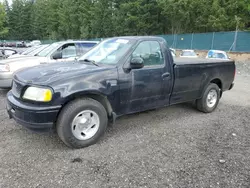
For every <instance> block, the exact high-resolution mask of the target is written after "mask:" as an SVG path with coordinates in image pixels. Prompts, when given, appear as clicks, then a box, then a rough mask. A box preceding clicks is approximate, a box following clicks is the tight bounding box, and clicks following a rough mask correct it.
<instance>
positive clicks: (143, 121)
mask: <svg viewBox="0 0 250 188" xmlns="http://www.w3.org/2000/svg"><path fill="white" fill-rule="evenodd" d="M248 65H250V64H248ZM248 65H244V63H242V64H240V65H238V67H237V68H238V69H237V72H238V75H237V77H236V81H235V82H236V85H235V88H234V89H233V90H232V91H229V92H226V93H224V94H223V98H222V100H221V101H220V104H219V106H218V108H217V110H216V111H215V112H213V113H211V114H203V113H200V112H198V111H196V110H195V109H193V108H192V106H191V105H190V104H181V105H176V106H172V107H168V108H162V109H159V110H154V111H148V112H144V113H140V114H135V115H129V116H124V117H122V118H120V119H118V120H117V123H116V125H114V126H112V127H109V128H108V131H107V133H106V134H105V136H104V137H103V138H102V139H101V141H100V142H98V143H97V144H95V145H93V146H90V147H88V148H84V149H80V150H72V149H69V148H67V147H66V146H65V145H64V144H62V142H61V141H60V140H59V139H58V137H57V136H56V135H53V134H50V135H39V134H34V133H30V132H29V131H26V130H24V129H23V128H21V127H19V126H18V125H17V124H16V123H15V122H14V121H13V120H9V119H8V117H7V114H6V112H5V109H4V108H5V95H6V91H1V94H0V113H1V116H0V121H1V126H0V187H3V188H7V187H15V188H17V187H23V188H27V187H39V188H40V187H46V188H47V187H51V188H52V187H56V188H59V187H79V188H82V187H84V188H101V187H102V188H106V187H109V188H113V187H153V188H158V187H159V188H165V187H199V188H200V187H223V188H224V187H225V188H230V187H232V188H236V187H237V188H238V187H250V157H249V156H250V129H249V125H250V115H249V114H250V96H249V93H250V82H249V80H250V77H249V76H248V73H245V72H244V71H245V69H246V68H245V67H246V66H248ZM249 67H250V66H248V70H249Z"/></svg>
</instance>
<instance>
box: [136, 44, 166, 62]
mask: <svg viewBox="0 0 250 188" xmlns="http://www.w3.org/2000/svg"><path fill="white" fill-rule="evenodd" d="M134 57H141V58H142V59H143V61H144V66H155V65H162V64H164V59H163V55H162V52H161V47H160V44H159V43H158V42H157V41H143V42H141V43H140V44H139V45H138V46H137V47H136V49H135V51H134V52H133V53H132V58H134Z"/></svg>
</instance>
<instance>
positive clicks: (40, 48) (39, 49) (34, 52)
mask: <svg viewBox="0 0 250 188" xmlns="http://www.w3.org/2000/svg"><path fill="white" fill-rule="evenodd" d="M48 46H49V45H42V46H39V48H37V49H35V50H33V51H32V52H30V53H28V54H27V55H32V56H34V55H36V54H38V53H39V52H41V51H42V50H44V49H45V48H47V47H48Z"/></svg>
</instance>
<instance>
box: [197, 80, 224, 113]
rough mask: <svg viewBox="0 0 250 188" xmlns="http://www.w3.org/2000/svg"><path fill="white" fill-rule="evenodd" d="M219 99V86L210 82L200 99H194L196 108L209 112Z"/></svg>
mask: <svg viewBox="0 0 250 188" xmlns="http://www.w3.org/2000/svg"><path fill="white" fill-rule="evenodd" d="M219 100H220V88H219V87H218V85H216V84H213V83H210V84H209V85H208V86H207V88H206V90H205V92H204V93H203V96H202V98H201V99H198V100H197V101H196V107H197V109H198V110H200V111H202V112H205V113H210V112H212V111H214V109H215V108H216V107H217V105H218V103H219Z"/></svg>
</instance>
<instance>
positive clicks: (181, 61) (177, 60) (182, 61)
mask: <svg viewBox="0 0 250 188" xmlns="http://www.w3.org/2000/svg"><path fill="white" fill-rule="evenodd" d="M228 62H233V60H226V59H204V58H194V59H190V58H185V57H182V58H175V59H174V64H176V65H188V64H203V63H228Z"/></svg>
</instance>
